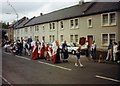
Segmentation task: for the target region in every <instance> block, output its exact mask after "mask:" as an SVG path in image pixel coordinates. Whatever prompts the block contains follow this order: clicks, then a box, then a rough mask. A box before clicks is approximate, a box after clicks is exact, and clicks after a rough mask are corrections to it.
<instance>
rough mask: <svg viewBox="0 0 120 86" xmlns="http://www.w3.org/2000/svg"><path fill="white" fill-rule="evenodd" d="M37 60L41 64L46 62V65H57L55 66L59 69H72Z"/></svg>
mask: <svg viewBox="0 0 120 86" xmlns="http://www.w3.org/2000/svg"><path fill="white" fill-rule="evenodd" d="M38 62H39V63H41V64H46V65H49V66H52V67H57V68H60V69H64V70H68V71H72V69H69V68H66V67H62V66H57V65H53V64H49V63H46V62H42V61H38Z"/></svg>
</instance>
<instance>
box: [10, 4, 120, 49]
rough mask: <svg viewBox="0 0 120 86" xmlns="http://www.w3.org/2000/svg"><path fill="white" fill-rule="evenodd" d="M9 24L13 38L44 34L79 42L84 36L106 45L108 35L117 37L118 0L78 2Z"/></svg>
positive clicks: (49, 38) (119, 36) (119, 31)
mask: <svg viewBox="0 0 120 86" xmlns="http://www.w3.org/2000/svg"><path fill="white" fill-rule="evenodd" d="M11 28H14V35H13V39H14V40H16V39H18V38H19V39H21V38H23V39H27V38H32V39H33V40H34V39H35V38H37V39H39V40H42V37H45V41H46V42H52V41H53V40H58V42H59V43H61V42H62V41H64V40H66V41H67V42H69V43H71V42H75V43H78V42H79V39H80V38H83V37H84V38H86V40H88V39H90V38H91V39H92V40H95V42H96V44H97V48H100V49H107V46H108V44H109V40H110V39H112V40H113V41H116V42H118V41H120V2H86V3H85V2H84V3H79V4H78V5H75V6H71V7H68V8H64V9H61V10H57V11H54V12H51V13H48V14H42V13H41V14H40V16H38V17H33V18H31V19H28V18H27V17H24V18H22V19H20V20H18V21H17V22H16V23H15V24H13V25H12V26H11ZM9 37H12V34H11V35H10V36H9Z"/></svg>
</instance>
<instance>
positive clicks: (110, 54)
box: [106, 40, 113, 61]
mask: <svg viewBox="0 0 120 86" xmlns="http://www.w3.org/2000/svg"><path fill="white" fill-rule="evenodd" d="M109 57H110V60H112V57H113V44H112V40H110V44H109V46H108V53H107V57H106V61H108V60H109Z"/></svg>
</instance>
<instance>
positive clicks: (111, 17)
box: [110, 13, 116, 24]
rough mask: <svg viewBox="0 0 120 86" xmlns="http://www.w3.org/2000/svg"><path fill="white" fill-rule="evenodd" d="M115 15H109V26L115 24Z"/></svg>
mask: <svg viewBox="0 0 120 86" xmlns="http://www.w3.org/2000/svg"><path fill="white" fill-rule="evenodd" d="M115 20H116V19H115V13H111V14H110V24H115Z"/></svg>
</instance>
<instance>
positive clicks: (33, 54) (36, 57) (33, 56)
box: [32, 47, 38, 60]
mask: <svg viewBox="0 0 120 86" xmlns="http://www.w3.org/2000/svg"><path fill="white" fill-rule="evenodd" d="M33 49H34V47H32V51H33ZM32 59H33V60H37V59H38V49H37V48H36V49H35V50H34V52H32Z"/></svg>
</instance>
